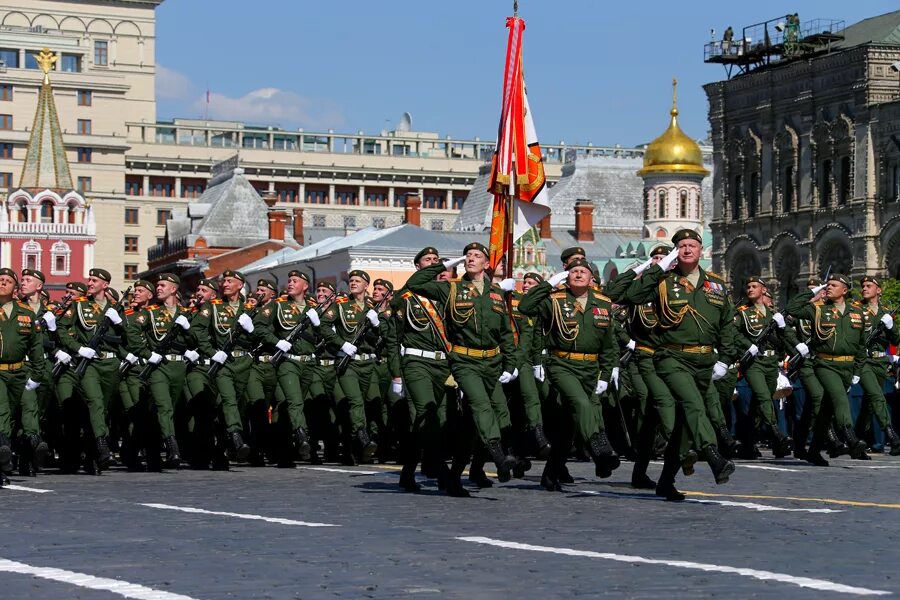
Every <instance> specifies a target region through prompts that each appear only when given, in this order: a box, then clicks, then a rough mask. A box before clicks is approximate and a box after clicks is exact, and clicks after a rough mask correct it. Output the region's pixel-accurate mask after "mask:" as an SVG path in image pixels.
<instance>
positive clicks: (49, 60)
mask: <svg viewBox="0 0 900 600" xmlns="http://www.w3.org/2000/svg"><path fill="white" fill-rule="evenodd" d="M58 58H59V57H57V56H56V54H54V53H53V52H50V49H49V48H43V49H41V51H40V52H39V53H38V55H37V59H36V60H37V64H38V66H39V67H40V68H41V71H43V72H44V81H46V80H47V76H48V75H49V74H50V71H52V70H53V67H54V65H56V61H57V59H58Z"/></svg>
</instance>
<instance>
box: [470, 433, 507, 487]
mask: <svg viewBox="0 0 900 600" xmlns="http://www.w3.org/2000/svg"><path fill="white" fill-rule="evenodd" d="M487 448H488V453H489V454H490V455H491V460H492V461H494V465H495V466H496V467H497V479H498V480H499V481H500V483H506V482H507V481H509V480H510V479H512V470H513V467H515V466H516V459H515V458H513V457H512V456H510V455H509V454H507V453H506V452H504V451H503V447H502V446H501V445H500V440H490V441H488V444H487ZM470 473H471V471H470Z"/></svg>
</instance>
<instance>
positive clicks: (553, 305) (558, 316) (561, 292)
mask: <svg viewBox="0 0 900 600" xmlns="http://www.w3.org/2000/svg"><path fill="white" fill-rule="evenodd" d="M591 280H592V274H591V268H590V264H589V263H588V262H587V261H586V260H584V259H582V258H575V259H572V260H570V261H569V262H568V266H567V270H566V271H562V272H560V273H557V274H556V275H554V276H552V277H551V278H550V279H548V280H547V281H544V282H541V283H539V284H538V285H536V286H535V287H534V288H532V289H531V290H529V292H528V294H526V295H525V296H524V297H523V298H522V302H521V303H520V304H519V310H520V311H521V312H522V313H523V314H525V315H529V316H535V317H540V319H541V322H542V323H543V332H544V335H545V345H546V348H547V350H548V356H547V360H546V364H545V369H546V373H547V377H548V378H549V379H550V382H551V384H552V385H553V387H554V388H555V390H556V393H557V394H558V396H559V398H560V402H561V404H562V406H563V407H564V409H565V410H567V411H571V414H572V418H571V420H569V419H565V418H561V419H559V426H558V428H557V429H558V431H557V435H555V436H554V439H553V440H552V450H551V457H550V460H549V461H548V462H547V466H546V468H545V469H544V473H543V475H542V477H541V485H543V486H544V487H545V488H547V489H548V490H551V491H561V490H562V487H561V485H560V480H559V477H558V473H559V472H560V471H561V470H562V468H563V467H564V466H565V462H566V458H567V455H568V452H569V448H570V447H571V442H572V437H573V435H577V437H578V439H579V441H580V442H581V443H582V444H583V445H584V446H586V447H587V448H588V451H589V452H590V454H591V457H592V458H593V459H594V464H595V472H596V474H597V476H598V477H609V476H610V475H611V474H612V472H613V470H615V469H616V468H618V466H619V458H618V456H616V454H615V452H613V449H612V446H611V445H610V443H609V439H608V438H607V436H606V432H605V431H604V427H603V422H602V414H601V413H599V412H598V411H596V410H595V408H594V407H593V405H592V401H591V397H592V395H594V394H597V395H600V394H602V393H604V392H605V391H606V390H607V389H608V388H609V384H610V378H611V376H612V371H613V369H614V368H615V367H616V365H617V362H618V348H617V346H616V341H615V337H614V332H613V312H612V302H610V300H609V298H607V297H606V296H603V295H602V294H600V293H599V292H598V291H597V290H595V289H593V288H592V287H591V285H592V283H591ZM564 281H565V282H566V285H565V286H564V287H563V288H562V289H558V290H557V289H555V288H556V286H557V285H559V284H560V283H562V282H564Z"/></svg>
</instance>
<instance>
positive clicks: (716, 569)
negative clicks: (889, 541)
mask: <svg viewBox="0 0 900 600" xmlns="http://www.w3.org/2000/svg"><path fill="white" fill-rule="evenodd" d="M456 539H458V540H461V541H463V542H474V543H476V544H486V545H488V546H498V547H500V548H509V549H512V550H530V551H532V552H548V553H551V554H562V555H565V556H583V557H586V558H600V559H603V560H612V561H616V562H623V563H631V564H645V565H664V566H669V567H678V568H681V569H691V570H695V571H707V572H711V573H731V574H734V575H741V576H743V577H752V578H754V579H759V580H761V581H777V582H780V583H789V584H792V585H796V586H799V587H803V588H810V589H814V590H822V591H826V592H838V593H841V594H854V595H857V596H886V595H889V594H891V592H888V591H885V590H872V589H869V588H863V587H854V586H851V585H844V584H843V583H835V582H833V581H828V580H827V579H813V578H811V577H797V576H794V575H788V574H786V573H775V572H774V571H759V570H757V569H749V568H747V567H729V566H727V565H713V564H707V563H698V562H693V561H687V560H662V559H658V558H645V557H643V556H633V555H628V554H613V553H611V552H592V551H589V550H574V549H572V548H555V547H553V546H535V545H532V544H522V543H519V542H507V541H504V540H495V539H492V538H487V537H481V536H472V537H457V538H456Z"/></svg>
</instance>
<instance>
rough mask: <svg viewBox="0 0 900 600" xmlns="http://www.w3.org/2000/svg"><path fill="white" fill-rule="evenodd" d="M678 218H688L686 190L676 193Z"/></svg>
mask: <svg viewBox="0 0 900 600" xmlns="http://www.w3.org/2000/svg"><path fill="white" fill-rule="evenodd" d="M678 218H679V219H687V218H688V193H687V190H681V191H680V192H678Z"/></svg>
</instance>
